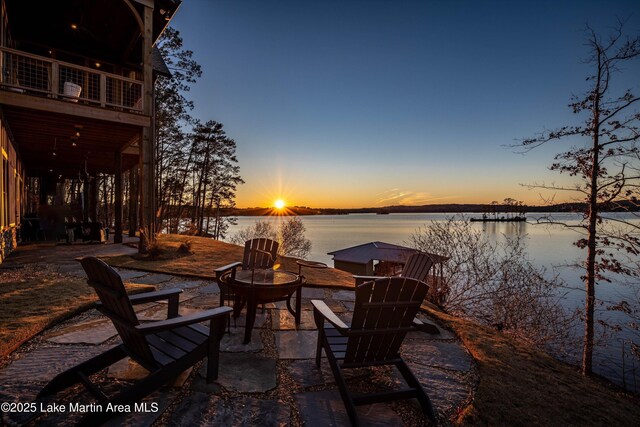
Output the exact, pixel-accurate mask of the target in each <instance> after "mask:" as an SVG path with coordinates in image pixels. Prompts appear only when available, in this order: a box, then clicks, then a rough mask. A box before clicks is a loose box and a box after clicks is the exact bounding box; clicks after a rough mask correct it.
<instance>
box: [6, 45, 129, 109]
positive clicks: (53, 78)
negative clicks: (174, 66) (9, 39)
mask: <svg viewBox="0 0 640 427" xmlns="http://www.w3.org/2000/svg"><path fill="white" fill-rule="evenodd" d="M0 54H1V55H0V69H1V70H2V73H1V75H0V87H1V88H2V89H4V90H9V91H13V92H20V93H28V94H32V95H41V96H46V97H49V98H57V99H63V100H66V101H69V102H80V103H86V104H93V105H97V106H101V107H103V108H110V109H117V110H124V111H130V112H134V113H142V82H141V81H140V80H135V79H130V78H127V77H122V76H118V75H115V74H109V73H103V72H100V71H97V70H94V69H92V68H88V67H83V66H80V65H75V64H69V63H67V62H61V61H56V60H53V59H50V58H46V57H43V56H38V55H32V54H30V53H26V52H21V51H18V50H14V49H8V48H4V47H0Z"/></svg>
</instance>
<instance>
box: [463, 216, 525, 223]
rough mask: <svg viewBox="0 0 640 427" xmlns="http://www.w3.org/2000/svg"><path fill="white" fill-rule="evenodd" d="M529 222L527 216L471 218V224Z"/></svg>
mask: <svg viewBox="0 0 640 427" xmlns="http://www.w3.org/2000/svg"><path fill="white" fill-rule="evenodd" d="M526 220H527V217H525V216H514V217H510V218H507V217H504V216H502V217H500V218H489V217H482V218H471V219H470V221H471V222H525V221H526Z"/></svg>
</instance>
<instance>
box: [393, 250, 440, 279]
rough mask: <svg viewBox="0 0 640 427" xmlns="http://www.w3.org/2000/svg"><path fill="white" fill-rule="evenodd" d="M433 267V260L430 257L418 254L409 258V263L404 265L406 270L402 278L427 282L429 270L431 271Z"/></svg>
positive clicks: (403, 270)
mask: <svg viewBox="0 0 640 427" xmlns="http://www.w3.org/2000/svg"><path fill="white" fill-rule="evenodd" d="M432 266H433V260H432V259H431V257H430V256H429V255H427V254H425V253H422V252H417V253H415V254H412V255H411V256H410V257H409V259H408V260H407V262H406V263H405V264H404V268H403V269H402V273H400V275H401V276H402V277H410V278H412V279H416V280H422V281H423V282H426V281H427V280H426V277H427V274H429V270H431V267H432Z"/></svg>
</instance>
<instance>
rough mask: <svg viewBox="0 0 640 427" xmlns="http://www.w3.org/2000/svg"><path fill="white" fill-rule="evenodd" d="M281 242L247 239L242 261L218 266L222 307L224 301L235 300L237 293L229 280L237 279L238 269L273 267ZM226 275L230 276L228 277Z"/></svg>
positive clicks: (216, 271)
mask: <svg viewBox="0 0 640 427" xmlns="http://www.w3.org/2000/svg"><path fill="white" fill-rule="evenodd" d="M279 246H280V244H279V243H278V242H276V241H275V240H271V239H264V238H260V239H252V240H247V241H246V242H245V244H244V254H243V257H242V262H234V263H231V264H228V265H225V266H224V267H220V268H217V269H216V270H215V273H216V282H218V286H219V287H220V307H222V306H223V305H224V301H225V300H227V301H234V300H235V295H234V294H233V292H232V291H231V288H230V287H229V286H228V285H227V280H233V279H235V274H236V270H237V269H238V268H240V269H242V270H251V269H252V268H272V267H273V265H274V264H275V260H276V256H277V255H278V247H279ZM224 276H227V277H229V278H228V279H227V278H225V277H224Z"/></svg>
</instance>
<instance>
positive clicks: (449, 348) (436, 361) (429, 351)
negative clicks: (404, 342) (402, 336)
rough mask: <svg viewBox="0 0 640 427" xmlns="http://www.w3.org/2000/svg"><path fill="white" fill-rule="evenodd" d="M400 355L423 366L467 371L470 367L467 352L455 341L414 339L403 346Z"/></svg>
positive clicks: (470, 361)
mask: <svg viewBox="0 0 640 427" xmlns="http://www.w3.org/2000/svg"><path fill="white" fill-rule="evenodd" d="M402 356H403V357H404V358H405V359H406V360H407V361H410V362H413V363H416V364H419V365H424V366H438V367H440V368H443V369H450V370H454V371H461V372H467V371H469V370H470V369H471V367H472V363H473V361H472V359H471V356H470V355H469V353H467V351H466V350H464V349H463V348H462V347H461V346H460V344H459V343H457V342H443V341H419V340H417V341H414V342H412V343H411V346H410V347H409V346H404V347H403V351H402Z"/></svg>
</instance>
